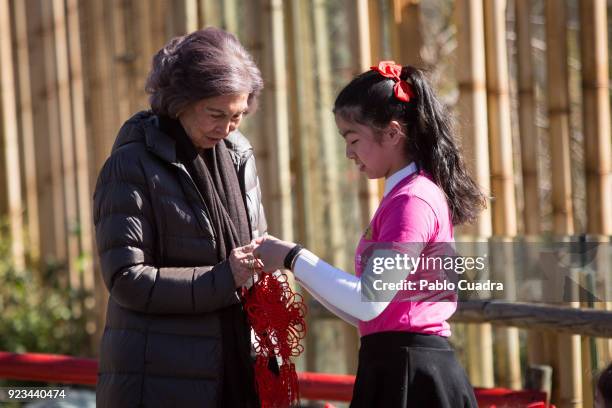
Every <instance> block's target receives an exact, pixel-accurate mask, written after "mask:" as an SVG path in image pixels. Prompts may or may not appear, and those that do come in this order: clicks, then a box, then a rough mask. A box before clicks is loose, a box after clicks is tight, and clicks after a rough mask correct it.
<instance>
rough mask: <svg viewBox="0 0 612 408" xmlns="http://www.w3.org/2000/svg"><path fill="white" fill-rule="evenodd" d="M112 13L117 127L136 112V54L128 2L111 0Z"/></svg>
mask: <svg viewBox="0 0 612 408" xmlns="http://www.w3.org/2000/svg"><path fill="white" fill-rule="evenodd" d="M109 6H110V13H108V15H107V19H108V20H107V21H108V24H109V26H110V27H111V29H112V35H111V44H112V50H113V61H112V62H113V63H112V64H111V84H112V86H113V94H114V104H113V106H114V107H115V109H116V116H115V117H116V118H117V120H118V121H117V126H119V125H120V123H121V122H122V121H124V120H126V119H128V118H129V117H130V116H131V114H132V113H133V110H134V103H133V102H132V100H131V96H132V95H131V92H130V87H131V85H132V83H131V81H130V79H131V78H130V77H131V75H130V71H131V67H132V64H133V62H134V58H135V55H134V52H133V50H132V49H130V46H129V38H128V32H127V30H128V24H127V22H126V16H127V15H128V13H129V10H128V3H127V1H126V0H111V3H110V5H109Z"/></svg>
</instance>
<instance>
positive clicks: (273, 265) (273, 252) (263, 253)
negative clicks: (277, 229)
mask: <svg viewBox="0 0 612 408" xmlns="http://www.w3.org/2000/svg"><path fill="white" fill-rule="evenodd" d="M294 246H295V244H294V243H293V242H288V241H282V240H280V239H278V238H275V237H273V236H272V235H267V236H266V237H265V238H264V239H262V240H261V241H260V242H259V246H258V247H257V248H255V250H254V251H253V254H254V255H255V256H256V257H257V258H259V259H261V261H262V262H263V265H264V271H266V272H272V271H275V270H277V269H282V268H284V265H283V264H284V262H285V257H286V256H287V254H288V253H289V251H290V250H291V248H293V247H294Z"/></svg>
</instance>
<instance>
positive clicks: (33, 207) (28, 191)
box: [13, 1, 41, 268]
mask: <svg viewBox="0 0 612 408" xmlns="http://www.w3.org/2000/svg"><path fill="white" fill-rule="evenodd" d="M13 10H14V19H15V37H16V38H15V42H16V48H17V52H16V56H17V67H18V70H19V112H20V115H19V116H20V125H21V140H22V144H21V149H22V153H23V154H22V156H21V157H22V158H23V169H24V175H23V176H24V178H25V196H26V197H25V202H26V208H27V211H26V213H27V220H28V221H27V224H28V225H27V231H28V239H27V248H28V255H29V258H30V262H31V263H32V264H33V265H34V266H35V267H36V268H38V266H39V261H40V245H41V244H40V233H41V230H40V225H39V223H40V219H39V214H38V212H39V205H38V202H39V198H38V189H37V177H36V160H35V158H36V146H35V139H34V114H33V112H32V84H31V73H30V57H29V51H28V21H27V16H26V4H25V2H23V1H17V2H13ZM26 159H27V160H26Z"/></svg>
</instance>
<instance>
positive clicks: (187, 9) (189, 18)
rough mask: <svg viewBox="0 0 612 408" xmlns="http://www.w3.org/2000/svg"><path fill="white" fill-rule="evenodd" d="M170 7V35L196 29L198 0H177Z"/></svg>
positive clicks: (174, 35)
mask: <svg viewBox="0 0 612 408" xmlns="http://www.w3.org/2000/svg"><path fill="white" fill-rule="evenodd" d="M172 6H173V7H171V8H170V14H169V15H168V17H169V18H170V35H171V36H172V37H176V36H178V35H184V34H187V33H190V32H192V31H195V30H197V29H198V26H199V24H198V14H199V13H198V0H179V1H175V2H173V4H172Z"/></svg>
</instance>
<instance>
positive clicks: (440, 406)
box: [350, 332, 478, 408]
mask: <svg viewBox="0 0 612 408" xmlns="http://www.w3.org/2000/svg"><path fill="white" fill-rule="evenodd" d="M350 406H351V408H361V407H368V408H371V407H389V408H394V407H398V408H399V407H402V408H405V407H410V408H455V407H456V408H464V407H470V408H472V407H473V408H477V407H478V404H477V403H476V397H475V396H474V390H473V388H472V386H471V385H470V383H469V381H468V379H467V375H466V374H465V371H464V370H463V367H461V365H460V364H459V362H458V361H457V358H456V357H455V352H454V351H453V349H452V348H451V346H450V344H449V342H448V340H447V339H446V338H444V337H441V336H436V335H427V334H418V333H408V332H381V333H374V334H370V335H367V336H363V337H362V338H361V348H360V350H359V368H358V369H357V378H356V379H355V388H354V390H353V399H352V401H351V405H350Z"/></svg>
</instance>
